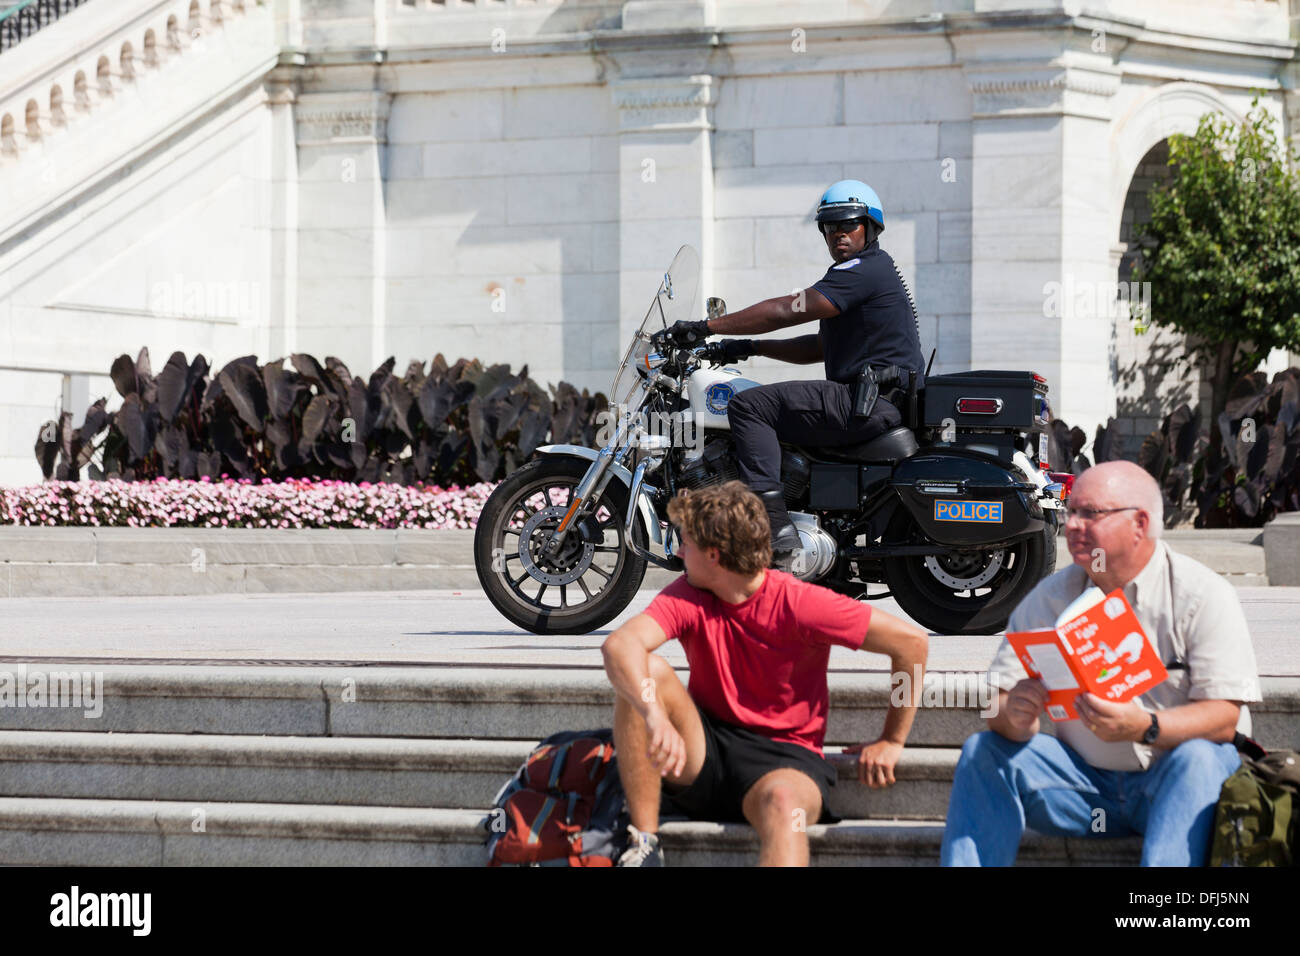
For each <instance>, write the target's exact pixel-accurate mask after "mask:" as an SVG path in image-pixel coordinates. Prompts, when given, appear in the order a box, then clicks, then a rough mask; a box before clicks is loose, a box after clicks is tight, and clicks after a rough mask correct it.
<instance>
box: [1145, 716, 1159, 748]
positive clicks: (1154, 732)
mask: <svg viewBox="0 0 1300 956" xmlns="http://www.w3.org/2000/svg"><path fill="white" fill-rule="evenodd" d="M1159 736H1160V718H1159V717H1157V716H1156V715H1155V714H1152V715H1151V726H1150V727H1148V728H1147V729H1146V733H1144V734H1143V735H1142V742H1143V743H1144V744H1153V743H1155V742H1156V738H1157V737H1159Z"/></svg>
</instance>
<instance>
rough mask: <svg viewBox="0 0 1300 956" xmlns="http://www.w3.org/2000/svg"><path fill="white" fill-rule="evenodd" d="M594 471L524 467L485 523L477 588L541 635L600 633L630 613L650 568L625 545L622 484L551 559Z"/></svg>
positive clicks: (581, 462)
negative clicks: (554, 538)
mask: <svg viewBox="0 0 1300 956" xmlns="http://www.w3.org/2000/svg"><path fill="white" fill-rule="evenodd" d="M589 465H590V462H588V461H587V460H585V459H579V458H559V457H555V458H542V459H540V460H539V461H535V462H533V463H531V464H529V465H526V466H525V467H523V468H521V469H519V470H518V471H516V472H515V473H514V474H512V475H511V476H510V477H509V478H507V479H506V480H505V481H503V482H502V483H501V484H500V485H498V486H497V488H496V490H495V491H494V492H493V493H492V496H491V497H490V498H489V499H488V501H487V504H486V505H485V506H484V508H483V513H482V514H481V515H480V516H479V521H478V528H477V530H476V532H475V534H474V563H475V566H476V568H477V570H478V577H479V582H480V583H481V584H482V585H483V590H484V591H485V592H486V593H487V596H488V599H489V600H491V602H492V604H493V606H495V607H496V609H497V610H498V611H500V612H501V613H502V614H504V615H505V616H506V617H507V618H508V619H509V620H511V621H513V622H514V623H515V624H518V625H519V626H520V627H522V628H525V629H527V630H530V631H532V632H533V633H535V634H586V633H588V632H590V631H593V630H595V629H596V628H598V627H600V626H601V625H602V624H606V623H608V622H609V621H611V620H612V619H614V618H615V617H617V616H618V614H619V612H621V611H622V610H623V608H625V607H627V605H628V602H629V601H631V600H632V596H633V595H634V594H636V590H637V588H638V587H639V586H640V584H641V579H642V578H643V577H644V576H645V569H646V563H645V560H644V559H643V558H640V557H637V556H636V555H635V554H633V553H632V552H631V551H630V550H628V548H627V545H626V541H625V539H624V530H623V518H624V515H625V514H626V511H627V489H626V488H625V487H624V486H623V485H622V483H621V482H619V480H618V479H617V478H614V479H611V480H610V483H609V484H608V485H607V486H606V488H605V493H604V495H603V497H602V498H601V500H600V501H599V502H598V503H597V505H596V509H595V511H594V512H592V513H590V514H589V515H588V517H587V518H586V520H585V521H584V522H582V523H580V524H579V523H574V524H573V525H571V526H570V528H569V534H568V535H567V537H566V538H565V541H564V545H563V547H562V548H561V550H560V551H559V553H557V554H547V553H546V552H545V545H546V542H547V540H548V539H549V538H550V536H551V533H552V532H553V531H554V530H555V529H556V528H557V527H558V526H559V524H560V522H561V521H562V520H564V516H565V515H566V514H568V511H569V507H570V505H572V503H573V492H574V490H575V489H576V488H577V485H578V482H579V481H581V480H582V477H583V475H584V474H586V472H587V468H588V467H589ZM637 529H638V532H640V533H642V534H644V532H643V531H642V529H641V527H640V524H639V523H638V525H637Z"/></svg>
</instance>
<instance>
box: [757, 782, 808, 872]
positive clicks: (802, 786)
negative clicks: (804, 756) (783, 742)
mask: <svg viewBox="0 0 1300 956" xmlns="http://www.w3.org/2000/svg"><path fill="white" fill-rule="evenodd" d="M741 809H743V810H744V812H745V819H746V820H748V821H749V822H750V824H752V825H753V827H754V829H755V830H757V831H758V839H759V844H760V849H759V854H758V865H759V866H807V865H808V833H807V827H808V826H810V825H811V824H814V823H816V822H817V820H818V819H819V818H820V817H821V814H822V794H821V791H820V790H819V789H817V784H816V783H814V782H813V779H812V778H811V777H809V776H808V775H807V774H806V773H803V772H802V771H800V770H795V769H794V768H793V767H781V768H780V769H778V770H773V771H771V772H769V773H765V774H764V775H763V776H761V777H759V778H758V782H756V783H755V784H754V785H753V786H752V787H750V788H749V792H748V793H746V794H745V800H744V803H742V804H741Z"/></svg>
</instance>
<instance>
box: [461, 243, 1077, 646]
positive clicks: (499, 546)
mask: <svg viewBox="0 0 1300 956" xmlns="http://www.w3.org/2000/svg"><path fill="white" fill-rule="evenodd" d="M699 272H700V266H699V257H698V254H697V253H696V252H695V250H694V249H692V248H691V247H689V246H683V247H682V249H681V250H680V251H679V252H678V253H677V256H676V258H675V259H674V260H673V262H672V265H671V266H670V267H669V269H668V271H667V272H666V273H665V274H664V277H663V281H662V282H661V284H660V286H659V291H658V292H657V293H656V295H655V298H654V301H653V302H652V303H651V306H650V310H649V312H648V313H647V314H646V317H645V320H644V321H643V322H642V323H641V325H640V327H639V328H638V329H637V331H636V333H635V335H634V336H633V338H632V343H631V345H630V347H629V348H628V350H627V353H626V354H625V356H624V357H623V361H622V364H621V365H620V366H619V370H618V372H617V373H616V376H615V379H614V385H613V388H612V389H611V392H610V399H611V401H610V412H609V413H608V414H607V415H605V416H603V422H602V426H601V432H600V434H599V435H598V442H599V444H600V447H599V448H595V449H593V448H584V447H581V446H578V445H547V446H543V447H541V448H539V449H537V452H538V457H537V458H536V459H535V460H534V461H532V462H531V463H529V464H528V465H526V466H524V467H523V468H520V469H518V470H517V471H515V472H514V473H512V474H511V475H510V476H509V477H508V478H506V479H505V481H503V482H502V483H501V484H500V485H498V486H497V488H496V489H495V490H494V491H493V493H492V495H491V496H490V497H489V499H488V500H487V502H486V503H485V505H484V508H483V511H482V514H481V515H480V517H479V521H478V526H477V530H476V532H475V537H474V559H475V566H476V568H477V571H478V577H479V581H480V583H481V584H482V586H483V590H484V591H485V592H486V594H487V596H488V598H489V599H490V600H491V601H492V604H493V605H494V606H495V607H496V608H497V610H499V611H500V612H501V613H502V614H503V615H504V616H505V617H506V618H508V619H509V620H510V621H512V622H514V623H515V624H517V625H519V626H520V627H522V628H525V629H527V630H529V631H532V632H534V633H536V634H582V633H588V632H590V631H593V630H595V629H597V628H599V627H601V626H602V625H604V624H606V623H608V622H609V621H610V620H612V619H613V618H615V617H616V616H617V615H618V614H619V613H620V612H621V611H622V610H623V609H624V608H625V607H626V606H627V605H628V603H629V602H630V601H631V600H632V597H633V595H635V594H636V592H637V589H638V587H639V586H640V584H641V581H642V578H643V577H644V575H645V572H646V568H647V566H648V565H651V564H653V565H655V566H657V567H661V568H666V569H669V570H672V571H681V570H682V569H683V565H682V561H681V559H680V558H679V557H677V556H676V555H675V553H674V552H675V550H676V545H677V544H678V541H677V538H676V531H675V529H673V527H672V526H671V525H670V524H669V522H668V519H667V506H668V502H669V501H670V500H671V499H672V497H673V496H674V495H676V494H677V493H678V492H679V491H680V490H682V489H696V488H703V487H706V486H708V485H715V484H720V483H723V482H726V481H731V480H735V479H737V478H738V474H737V470H736V457H735V451H734V448H733V445H732V439H731V434H730V429H729V426H728V422H727V403H728V401H729V400H730V398H731V396H733V395H735V394H736V393H738V392H740V391H743V390H745V389H747V388H753V387H754V386H756V385H757V384H758V383H757V382H754V381H752V380H751V379H748V378H746V377H744V375H742V374H741V373H740V372H739V371H738V370H736V369H734V368H719V367H714V363H711V362H710V361H709V360H708V357H709V354H710V347H709V346H708V345H703V346H692V347H677V346H672V345H665V346H664V347H662V348H656V347H655V346H654V345H653V344H652V342H651V336H652V335H653V334H654V333H655V332H657V331H659V330H661V329H665V328H669V327H671V326H672V325H673V324H674V323H675V322H677V321H678V320H679V319H691V318H695V317H696V316H695V314H694V308H695V298H696V290H697V287H698V283H699ZM708 305H709V310H710V315H718V314H722V313H723V311H725V305H724V304H723V303H722V302H721V300H718V299H710V300H709V303H708ZM931 360H932V361H933V357H932V359H931ZM925 385H926V387H925V388H924V390H922V391H918V390H917V388H916V387H915V382H914V379H913V380H912V381H910V382H909V383H908V387H906V388H905V389H902V390H900V392H896V393H894V394H895V395H899V394H902V395H904V396H905V397H904V398H902V399H900V401H901V403H902V407H901V410H902V412H903V414H904V424H903V425H902V426H900V427H897V428H894V429H892V430H890V431H888V432H885V433H884V434H883V435H880V436H878V437H876V438H874V439H871V440H870V441H867V442H865V443H862V444H860V445H854V446H847V447H843V446H841V447H836V448H807V447H800V446H798V445H795V444H788V443H786V444H783V446H782V460H781V477H782V482H783V485H784V491H785V501H786V506H787V508H788V510H789V513H790V518H791V519H792V521H793V522H794V524H795V526H796V528H797V529H798V531H799V537H800V540H801V544H802V548H801V549H799V550H798V551H796V552H795V555H794V563H793V565H792V566H791V568H790V570H791V573H793V574H795V575H796V576H797V577H799V578H802V579H803V580H806V581H813V582H816V583H817V584H820V585H823V586H826V587H829V588H832V589H834V590H836V591H839V592H841V593H844V594H848V595H850V596H852V597H855V598H858V599H864V600H874V599H878V598H882V597H888V596H891V595H892V596H893V597H894V598H895V600H897V601H898V604H899V606H900V607H901V608H902V609H903V611H904V612H906V613H907V614H908V615H909V616H910V617H912V618H913V619H914V620H916V621H917V622H918V623H920V624H922V625H924V626H925V627H927V628H930V629H931V630H933V631H935V632H938V633H941V634H990V633H995V632H997V631H999V630H1001V629H1002V628H1004V627H1005V626H1006V621H1007V618H1008V617H1009V616H1010V614H1011V611H1012V610H1013V609H1014V608H1015V606H1016V605H1017V604H1018V603H1019V602H1020V601H1021V599H1022V598H1024V596H1025V595H1026V594H1028V593H1029V591H1030V590H1031V589H1032V588H1033V587H1034V585H1036V584H1037V583H1038V582H1039V581H1040V580H1041V579H1042V578H1044V577H1045V576H1047V575H1048V574H1050V573H1052V571H1053V570H1054V568H1055V565H1056V542H1055V537H1056V533H1057V528H1058V526H1059V525H1060V524H1061V523H1063V520H1064V519H1063V514H1064V512H1063V510H1062V509H1063V498H1064V497H1065V494H1066V491H1065V486H1064V484H1063V483H1061V482H1058V481H1056V480H1055V479H1056V477H1057V476H1054V475H1052V474H1051V473H1049V472H1048V471H1047V468H1048V464H1047V462H1046V461H1045V459H1046V454H1047V447H1048V445H1047V438H1046V426H1047V422H1048V419H1049V417H1050V411H1049V408H1048V403H1047V383H1046V381H1045V380H1044V379H1043V378H1042V377H1041V376H1039V375H1035V374H1033V373H1032V372H1017V371H975V372H961V373H958V374H953V375H937V376H933V377H927V379H926V383H925ZM876 585H884V589H883V590H881V589H876V590H874V591H873V590H872V587H873V586H876Z"/></svg>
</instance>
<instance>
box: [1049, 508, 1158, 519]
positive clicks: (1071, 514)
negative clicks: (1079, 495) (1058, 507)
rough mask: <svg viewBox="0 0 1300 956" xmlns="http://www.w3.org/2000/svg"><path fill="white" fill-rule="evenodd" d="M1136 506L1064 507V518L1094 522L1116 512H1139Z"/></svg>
mask: <svg viewBox="0 0 1300 956" xmlns="http://www.w3.org/2000/svg"><path fill="white" fill-rule="evenodd" d="M1141 510H1142V509H1141V508H1139V507H1138V506H1137V505H1130V506H1129V507H1127V508H1075V507H1073V506H1071V505H1066V508H1065V517H1066V518H1067V519H1068V518H1078V519H1079V520H1080V521H1096V520H1097V519H1098V518H1100V517H1101V516H1102V515H1110V514H1114V513H1115V512H1117V511H1141Z"/></svg>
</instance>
